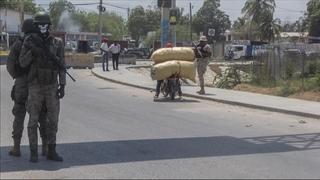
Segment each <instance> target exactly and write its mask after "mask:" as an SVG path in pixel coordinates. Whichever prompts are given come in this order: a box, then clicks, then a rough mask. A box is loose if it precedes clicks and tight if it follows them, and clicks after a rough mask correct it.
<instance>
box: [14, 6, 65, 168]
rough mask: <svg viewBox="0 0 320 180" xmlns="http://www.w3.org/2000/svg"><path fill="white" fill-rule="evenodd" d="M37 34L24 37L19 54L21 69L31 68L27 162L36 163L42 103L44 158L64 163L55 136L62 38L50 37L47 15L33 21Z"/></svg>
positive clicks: (62, 65) (61, 91)
mask: <svg viewBox="0 0 320 180" xmlns="http://www.w3.org/2000/svg"><path fill="white" fill-rule="evenodd" d="M33 23H34V25H35V27H36V28H37V30H38V32H37V33H36V34H32V35H30V36H28V37H26V38H25V40H24V42H23V46H22V50H21V54H20V59H19V61H20V63H21V66H22V67H28V66H30V71H29V73H28V81H29V96H28V103H27V111H28V113H29V115H30V119H29V123H28V137H29V144H30V152H31V156H30V161H31V162H38V151H37V149H38V148H37V147H38V143H37V142H38V135H37V123H38V117H39V114H40V109H41V105H42V103H44V104H45V106H46V108H47V119H48V121H47V129H46V132H47V137H48V153H47V159H49V160H53V161H63V159H62V157H61V156H59V155H58V153H57V152H56V133H57V131H58V119H59V112H60V100H59V99H61V98H63V97H64V88H65V85H66V69H65V61H64V46H63V42H62V40H61V39H57V38H54V37H53V36H51V35H50V32H49V30H50V25H51V19H50V16H49V15H48V14H46V13H43V12H41V13H38V14H36V15H35V16H34V18H33Z"/></svg>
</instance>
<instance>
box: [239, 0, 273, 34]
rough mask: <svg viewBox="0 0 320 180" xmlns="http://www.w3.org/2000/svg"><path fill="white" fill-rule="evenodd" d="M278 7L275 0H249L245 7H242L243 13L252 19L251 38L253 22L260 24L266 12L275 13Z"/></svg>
mask: <svg viewBox="0 0 320 180" xmlns="http://www.w3.org/2000/svg"><path fill="white" fill-rule="evenodd" d="M275 7H276V3H275V0H247V1H246V3H245V5H244V7H243V8H242V13H244V15H245V17H246V18H248V19H251V23H250V24H249V26H250V27H249V34H250V35H249V39H251V31H252V29H251V28H252V27H251V26H252V23H256V24H258V25H259V24H260V22H261V20H262V18H264V15H265V14H266V13H271V14H272V15H273V13H274V10H275Z"/></svg>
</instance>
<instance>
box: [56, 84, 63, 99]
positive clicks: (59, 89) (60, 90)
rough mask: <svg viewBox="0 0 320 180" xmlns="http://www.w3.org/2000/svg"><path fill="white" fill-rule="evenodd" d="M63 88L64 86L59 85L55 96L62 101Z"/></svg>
mask: <svg viewBox="0 0 320 180" xmlns="http://www.w3.org/2000/svg"><path fill="white" fill-rule="evenodd" d="M64 87H65V85H62V84H60V85H59V87H58V91H57V96H58V98H59V99H62V98H63V97H64Z"/></svg>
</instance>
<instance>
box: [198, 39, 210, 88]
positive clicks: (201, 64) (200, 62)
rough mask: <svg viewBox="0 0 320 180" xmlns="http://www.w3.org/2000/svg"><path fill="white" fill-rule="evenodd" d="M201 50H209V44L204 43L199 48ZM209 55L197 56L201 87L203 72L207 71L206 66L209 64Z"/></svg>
mask: <svg viewBox="0 0 320 180" xmlns="http://www.w3.org/2000/svg"><path fill="white" fill-rule="evenodd" d="M200 51H202V52H211V49H210V46H209V45H208V44H206V45H205V46H204V47H202V48H201V49H200ZM209 60H210V57H202V58H201V57H197V72H198V77H199V82H200V87H201V89H204V77H203V76H204V74H205V73H206V71H207V66H208V64H209Z"/></svg>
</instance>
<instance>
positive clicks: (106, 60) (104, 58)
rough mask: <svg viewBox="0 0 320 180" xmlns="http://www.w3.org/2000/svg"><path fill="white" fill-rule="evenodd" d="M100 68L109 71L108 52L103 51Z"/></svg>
mask: <svg viewBox="0 0 320 180" xmlns="http://www.w3.org/2000/svg"><path fill="white" fill-rule="evenodd" d="M105 64H106V66H105ZM102 70H103V71H106V70H107V71H109V69H108V52H104V54H103V56H102Z"/></svg>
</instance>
